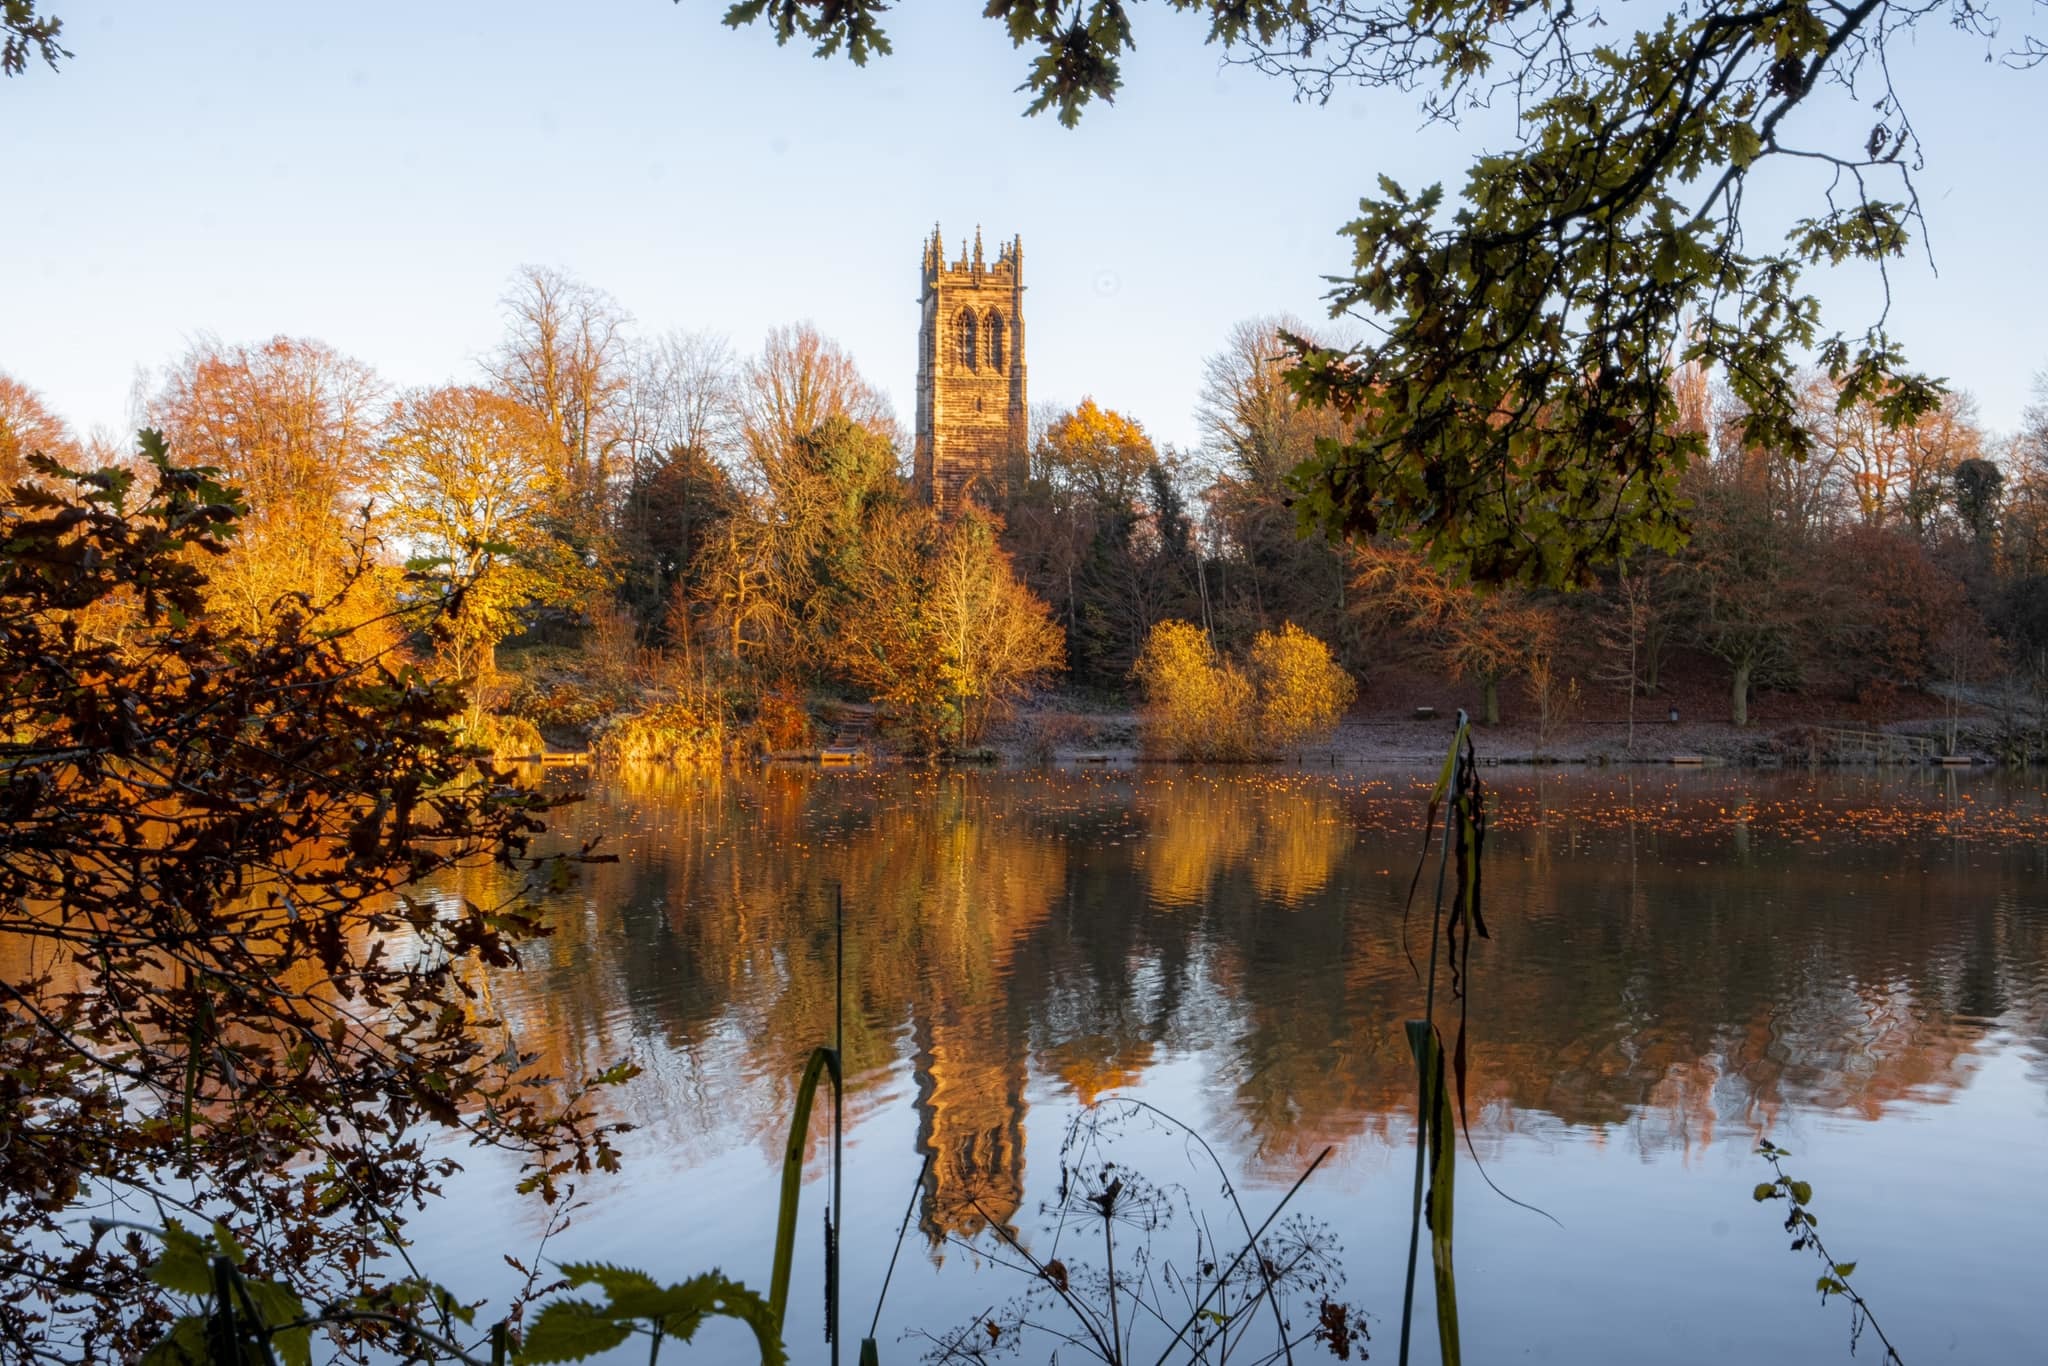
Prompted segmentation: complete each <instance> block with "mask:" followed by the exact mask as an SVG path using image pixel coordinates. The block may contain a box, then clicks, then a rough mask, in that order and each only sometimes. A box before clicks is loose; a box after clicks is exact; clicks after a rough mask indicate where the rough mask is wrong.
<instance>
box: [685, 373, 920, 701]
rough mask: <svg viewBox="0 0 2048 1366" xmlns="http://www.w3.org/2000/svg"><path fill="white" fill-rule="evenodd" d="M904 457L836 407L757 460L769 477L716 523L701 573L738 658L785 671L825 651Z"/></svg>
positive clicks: (899, 492)
mask: <svg viewBox="0 0 2048 1366" xmlns="http://www.w3.org/2000/svg"><path fill="white" fill-rule="evenodd" d="M761 449H763V450H765V449H766V447H765V446H764V447H762V448H761ZM899 463H900V462H899V459H898V455H897V450H896V447H895V445H894V444H893V443H892V442H891V441H890V440H889V439H888V438H887V437H886V436H884V435H882V434H881V433H880V432H878V431H876V430H875V429H873V428H871V427H867V426H863V425H861V424H859V423H857V422H855V421H854V420H853V419H852V418H851V417H849V416H847V415H845V414H844V413H832V414H831V415H830V416H828V417H827V418H826V419H825V420H824V421H823V422H821V423H820V424H819V425H818V426H817V427H816V428H815V429H814V430H813V431H811V432H810V433H809V434H808V435H805V436H801V437H791V438H789V440H788V442H787V444H786V445H784V446H781V447H780V448H779V449H777V450H776V452H775V454H774V455H773V456H772V463H771V464H769V465H768V466H766V467H765V468H762V467H757V468H756V471H755V473H756V475H757V476H758V478H759V479H762V480H767V481H769V482H768V483H767V484H766V486H765V487H763V486H761V485H760V484H758V483H757V485H756V488H755V489H753V490H751V491H750V493H749V496H748V499H747V505H746V507H745V508H744V510H743V511H742V512H740V513H738V514H736V515H734V516H732V517H729V518H726V519H724V521H723V522H722V523H721V524H720V526H719V528H718V534H717V535H716V537H715V539H714V540H713V542H712V544H711V547H710V549H709V551H708V557H709V558H708V563H707V567H706V572H705V575H704V578H703V589H702V591H703V593H704V596H705V599H706V601H707V605H708V606H709V608H710V610H711V613H712V615H713V617H714V618H715V619H716V621H717V622H718V624H719V627H720V631H721V634H722V635H723V636H724V637H725V641H726V645H727V649H728V651H729V653H730V654H731V656H732V657H733V658H734V659H735V660H738V661H740V662H742V663H743V664H748V665H750V666H752V667H754V668H756V669H757V670H759V671H761V672H763V673H765V674H766V675H768V676H770V677H787V676H790V675H792V674H795V673H798V672H801V671H804V670H809V669H813V668H814V667H815V666H816V665H817V664H818V663H819V662H820V661H821V660H822V659H823V658H824V656H825V655H826V654H827V653H829V647H830V638H831V635H832V633H833V632H834V631H835V630H836V629H837V628H838V627H839V626H840V625H841V624H842V622H843V620H844V618H845V616H846V613H845V612H843V611H842V610H841V608H842V607H843V606H844V605H845V604H846V602H847V601H848V600H849V599H848V598H847V596H846V594H847V592H848V590H847V589H846V587H845V584H846V582H847V576H848V574H849V573H850V572H851V570H852V569H853V567H854V566H857V565H858V564H859V562H860V559H861V556H862V554H863V553H864V546H865V536H866V533H867V528H868V526H869V522H870V516H871V513H872V511H873V509H875V508H876V507H878V506H881V505H886V504H889V503H892V502H898V501H901V499H902V497H903V494H904V483H903V479H902V476H901V474H900V473H899V469H898V466H899Z"/></svg>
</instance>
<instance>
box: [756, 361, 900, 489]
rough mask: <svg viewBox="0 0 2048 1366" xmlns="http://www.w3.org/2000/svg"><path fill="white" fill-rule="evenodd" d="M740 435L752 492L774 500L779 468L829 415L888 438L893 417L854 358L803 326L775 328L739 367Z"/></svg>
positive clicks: (892, 429)
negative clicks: (758, 491)
mask: <svg viewBox="0 0 2048 1366" xmlns="http://www.w3.org/2000/svg"><path fill="white" fill-rule="evenodd" d="M740 410H741V414H742V418H741V422H742V427H741V432H742V437H743V440H744V443H745V447H746V455H747V464H748V469H749V472H750V474H751V475H752V478H753V481H754V483H755V484H756V486H757V488H758V489H761V490H765V491H766V492H767V493H768V494H769V495H770V496H771V497H780V496H781V494H782V489H783V486H784V484H785V483H786V482H787V481H786V479H785V476H784V466H785V465H786V464H787V463H788V461H789V459H790V456H791V453H792V452H794V451H796V450H797V448H798V447H799V445H800V444H801V443H803V442H805V441H808V440H810V439H811V437H812V436H813V435H814V434H815V433H816V432H817V431H818V429H819V428H820V427H822V426H824V424H825V423H826V422H827V421H828V420H829V419H831V418H835V417H837V418H845V419H846V420H847V421H849V422H852V423H854V424H855V425H857V426H862V427H866V428H869V429H870V430H872V431H874V432H876V433H877V434H879V435H881V436H883V437H884V438H885V439H890V440H893V438H894V436H895V427H896V418H895V414H894V413H893V412H892V411H891V410H890V408H889V403H888V400H887V399H885V398H883V397H882V393H881V391H880V390H878V389H876V388H875V387H874V386H873V385H871V384H869V383H868V382H867V380H866V379H865V378H864V377H863V376H862V375H861V373H860V368H859V367H858V366H856V365H855V364H854V363H853V357H851V356H849V355H848V354H847V353H846V352H845V351H844V350H842V349H841V348H840V346H839V344H838V343H837V342H835V341H832V340H831V339H830V338H828V337H826V336H824V335H823V334H822V333H820V332H819V331H818V329H817V328H815V327H813V326H811V325H810V324H809V323H799V324H797V325H796V326H794V327H777V328H774V329H772V330H770V332H769V333H768V340H767V341H766V342H764V343H763V344H762V346H761V354H760V355H759V356H757V357H755V358H754V359H753V360H752V361H751V362H749V363H748V365H747V367H746V373H745V375H744V377H743V380H742V385H741V391H740Z"/></svg>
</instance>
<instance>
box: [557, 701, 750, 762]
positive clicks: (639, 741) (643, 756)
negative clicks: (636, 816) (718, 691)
mask: <svg viewBox="0 0 2048 1366" xmlns="http://www.w3.org/2000/svg"><path fill="white" fill-rule="evenodd" d="M724 751H725V722H724V721H723V720H722V719H720V718H719V717H718V716H716V715H713V714H708V713H705V712H702V711H699V710H698V709H697V708H695V707H693V706H691V705H690V704H689V703H686V702H662V703H658V704H656V705H654V706H652V707H648V708H647V709H646V710H644V711H637V712H629V713H627V714H626V715H623V716H615V717H612V718H611V719H610V720H608V721H606V722H605V723H604V724H603V725H601V726H600V727H599V728H598V730H597V733H596V734H595V735H594V736H593V737H592V741H591V747H590V752H591V757H592V758H593V759H595V760H596V761H597V762H599V763H601V764H609V765H615V766H623V765H630V764H679V765H681V764H715V763H717V762H718V761H719V759H720V757H721V756H722V755H723V753H724Z"/></svg>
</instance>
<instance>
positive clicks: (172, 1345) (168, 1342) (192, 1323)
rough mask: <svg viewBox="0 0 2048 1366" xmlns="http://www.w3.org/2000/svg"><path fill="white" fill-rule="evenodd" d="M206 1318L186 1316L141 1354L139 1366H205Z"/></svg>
mask: <svg viewBox="0 0 2048 1366" xmlns="http://www.w3.org/2000/svg"><path fill="white" fill-rule="evenodd" d="M208 1360H209V1358H208V1355H207V1350H206V1317H205V1315H203V1314H188V1315H187V1316H185V1317H184V1318H182V1319H179V1320H177V1321H176V1322H175V1323H173V1324H172V1325H171V1331H170V1332H168V1333H166V1334H164V1335H163V1336H162V1337H161V1338H159V1339H157V1341H156V1343H155V1344H154V1345H153V1346H151V1347H150V1349H149V1350H148V1351H146V1352H144V1353H143V1354H142V1360H141V1363H140V1366H207V1363H208Z"/></svg>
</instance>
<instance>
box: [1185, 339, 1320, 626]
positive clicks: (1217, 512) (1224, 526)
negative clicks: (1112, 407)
mask: <svg viewBox="0 0 2048 1366" xmlns="http://www.w3.org/2000/svg"><path fill="white" fill-rule="evenodd" d="M1288 335H1296V336H1304V337H1306V336H1310V335H1312V334H1311V333H1310V332H1309V330H1308V329H1307V328H1306V327H1305V326H1304V325H1303V324H1301V323H1299V322H1296V321H1295V320H1294V319H1292V318H1286V317H1276V318H1255V319H1251V320H1248V321H1245V322H1240V323H1238V324H1237V325H1236V326H1234V327H1232V328H1231V330H1230V333H1229V336H1228V337H1227V338H1226V339H1225V343H1224V347H1223V349H1222V350H1221V351H1219V352H1217V353H1216V354H1214V355H1212V356H1210V357H1209V359H1208V361H1207V362H1206V363H1205V365H1204V367H1203V379H1202V390H1201V400H1200V408H1199V410H1198V416H1199V418H1200V421H1201V424H1202V439H1203V448H1204V452H1205V454H1206V455H1207V457H1208V461H1209V463H1210V465H1211V467H1212V469H1213V470H1214V473H1215V482H1214V483H1213V484H1212V486H1211V487H1210V489H1209V491H1208V494H1207V500H1208V505H1209V514H1210V521H1211V523H1212V525H1213V528H1214V531H1215V532H1216V534H1217V537H1218V543H1217V548H1218V549H1219V550H1220V551H1221V552H1222V554H1223V557H1224V558H1225V560H1226V561H1227V562H1226V563H1225V564H1223V565H1219V566H1218V568H1219V570H1220V571H1221V573H1220V576H1219V583H1220V584H1221V585H1222V586H1223V587H1224V588H1225V590H1226V591H1224V592H1223V593H1222V594H1221V597H1222V598H1223V604H1222V605H1223V610H1222V611H1220V612H1218V613H1215V614H1214V615H1215V617H1216V619H1217V621H1218V624H1219V626H1220V629H1222V630H1223V631H1224V632H1225V634H1226V636H1227V637H1231V638H1237V639H1242V638H1244V636H1245V635H1247V634H1248V633H1249V631H1250V630H1254V629H1261V630H1262V629H1266V628H1269V627H1271V626H1272V625H1273V624H1274V623H1276V622H1285V621H1294V622H1302V623H1306V624H1307V625H1308V626H1309V627H1310V628H1312V629H1313V630H1314V631H1315V632H1316V633H1317V634H1318V635H1321V636H1323V637H1325V638H1327V639H1330V640H1334V641H1337V642H1338V643H1339V645H1340V647H1342V649H1343V651H1344V653H1345V654H1346V656H1347V657H1348V658H1352V659H1353V662H1357V661H1356V658H1355V656H1356V647H1357V644H1358V642H1357V641H1356V639H1355V638H1354V637H1353V633H1352V632H1350V630H1349V629H1348V628H1349V625H1350V616H1349V614H1348V613H1347V612H1346V611H1345V597H1346V594H1347V593H1348V592H1349V588H1350V584H1349V582H1348V580H1349V578H1350V574H1349V571H1348V569H1347V566H1346V564H1345V559H1344V556H1343V554H1342V553H1341V551H1339V550H1338V549H1336V548H1335V547H1333V546H1332V545H1331V544H1330V543H1329V542H1328V541H1327V540H1326V539H1324V538H1322V537H1315V536H1304V535H1303V534H1302V529H1301V525H1300V520H1301V519H1300V517H1299V516H1298V514H1297V513H1296V510H1295V508H1294V506H1293V503H1292V501H1291V496H1290V494H1289V491H1288V488H1287V482H1286V481H1287V476H1288V474H1289V473H1290V472H1291V471H1292V470H1293V469H1294V468H1295V467H1296V466H1298V465H1300V464H1301V463H1302V462H1303V461H1305V460H1308V459H1310V458H1311V457H1313V456H1314V455H1315V450H1316V444H1315V443H1316V441H1317V440H1318V439H1337V438H1340V437H1341V436H1342V435H1343V432H1344V427H1343V424H1342V423H1341V422H1340V421H1339V420H1338V419H1337V418H1336V415H1335V414H1334V413H1332V412H1330V411H1329V410H1327V409H1318V408H1312V407H1310V406H1308V405H1307V404H1305V403H1303V402H1302V400H1301V398H1300V396H1299V395H1298V394H1296V393H1295V391H1294V389H1293V387H1292V386H1291V385H1290V384H1289V383H1288V381H1287V364H1288V359H1287V358H1288V349H1287V342H1286V337H1287V336H1288ZM1231 590H1234V591H1231Z"/></svg>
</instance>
